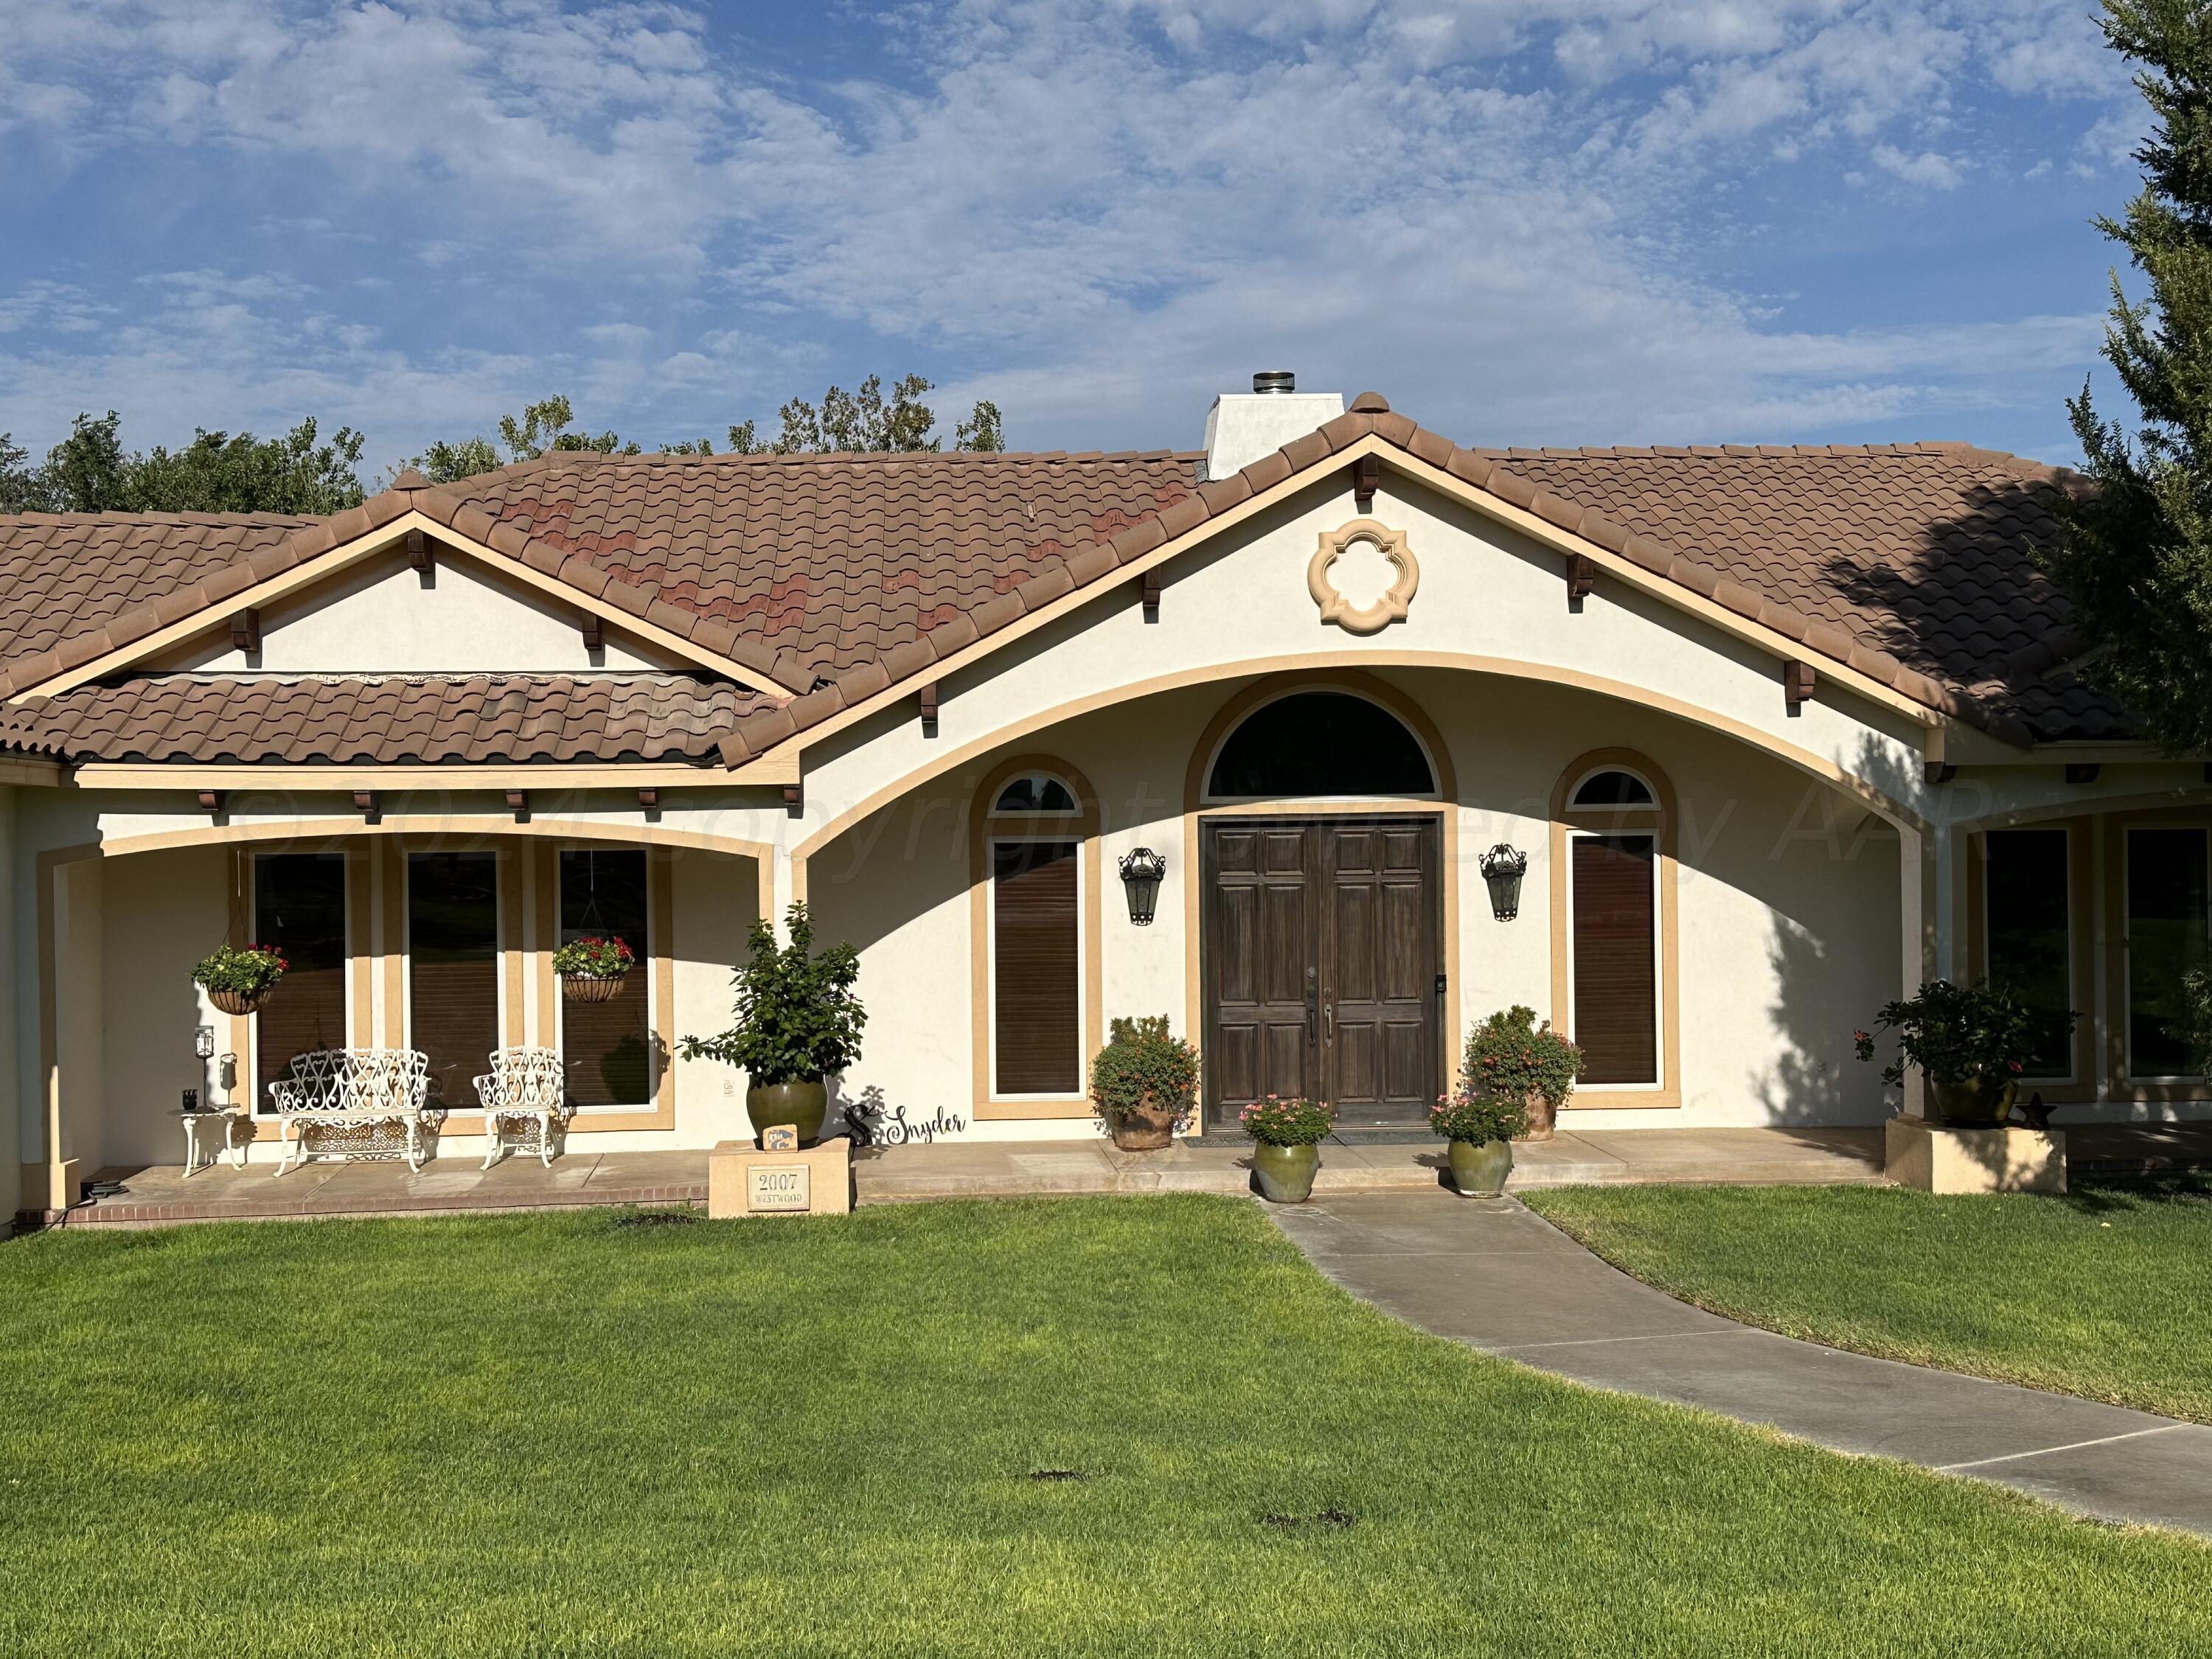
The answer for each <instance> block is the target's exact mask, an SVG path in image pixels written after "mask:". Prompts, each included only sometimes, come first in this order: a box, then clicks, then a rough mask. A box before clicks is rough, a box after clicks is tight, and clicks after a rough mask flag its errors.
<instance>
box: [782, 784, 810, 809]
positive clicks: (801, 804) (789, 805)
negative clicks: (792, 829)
mask: <svg viewBox="0 0 2212 1659" xmlns="http://www.w3.org/2000/svg"><path fill="white" fill-rule="evenodd" d="M783 810H784V811H787V812H788V813H790V814H791V816H792V817H803V816H804V815H805V811H806V786H805V785H804V784H799V783H787V784H785V785H784V786H783Z"/></svg>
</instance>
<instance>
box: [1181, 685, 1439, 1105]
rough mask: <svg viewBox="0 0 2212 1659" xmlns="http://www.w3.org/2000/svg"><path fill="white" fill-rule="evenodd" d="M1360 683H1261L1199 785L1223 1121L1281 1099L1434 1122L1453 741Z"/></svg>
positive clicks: (1220, 735) (1201, 874) (1207, 961)
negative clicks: (1446, 744)
mask: <svg viewBox="0 0 2212 1659" xmlns="http://www.w3.org/2000/svg"><path fill="white" fill-rule="evenodd" d="M1425 726H1427V722H1426V720H1425V719H1424V718H1423V717H1422V716H1421V714H1420V713H1419V709H1418V708H1414V707H1413V705H1411V704H1410V703H1409V702H1407V700H1406V699H1404V698H1403V697H1402V696H1401V695H1400V694H1398V693H1396V692H1395V690H1391V689H1390V688H1389V687H1387V686H1385V685H1383V684H1381V683H1379V682H1375V681H1370V680H1366V679H1365V678H1364V677H1359V678H1352V677H1345V678H1340V679H1334V680H1329V681H1323V682H1320V683H1314V682H1298V681H1290V682H1280V681H1278V682H1263V683H1262V684H1261V685H1259V686H1255V687H1252V688H1249V689H1248V690H1246V691H1245V692H1244V693H1243V694H1241V695H1240V696H1237V697H1236V698H1233V699H1231V702H1229V703H1228V704H1227V705H1225V707H1224V708H1223V709H1222V711H1221V713H1220V714H1218V716H1217V717H1216V719H1215V720H1214V722H1213V724H1212V726H1211V727H1210V728H1209V729H1208V731H1207V733H1206V738H1205V740H1204V741H1203V742H1201V744H1200V752H1199V754H1198V756H1197V757H1195V758H1196V764H1195V766H1194V772H1195V774H1196V776H1195V779H1194V782H1195V783H1196V785H1197V788H1196V799H1195V801H1194V803H1193V805H1194V806H1195V808H1196V809H1197V823H1196V827H1197V839H1198V849H1197V850H1198V860H1199V863H1198V879H1199V932H1200V952H1199V954H1200V964H1199V965H1200V1010H1201V1015H1200V1036H1199V1042H1200V1048H1201V1051H1202V1052H1204V1053H1205V1054H1206V1056H1207V1064H1206V1066H1205V1068H1204V1076H1205V1080H1206V1081H1205V1091H1206V1102H1205V1113H1206V1126H1207V1127H1208V1128H1209V1129H1217V1128H1222V1129H1225V1128H1228V1127H1233V1126H1234V1124H1235V1122H1236V1118H1237V1112H1238V1110H1239V1109H1241V1108H1242V1107H1243V1106H1244V1105H1245V1104H1246V1103H1249V1102H1250V1101H1253V1100H1255V1099H1258V1098H1261V1097H1264V1096H1267V1095H1270V1094H1274V1095H1281V1096H1285V1097H1289V1096H1293V1095H1303V1096H1305V1097H1309V1098H1313V1099H1319V1100H1327V1101H1329V1102H1331V1103H1334V1105H1335V1106H1336V1108H1337V1112H1338V1122H1339V1124H1340V1127H1345V1128H1350V1129H1361V1128H1366V1129H1385V1128H1408V1127H1414V1126H1417V1125H1418V1124H1419V1123H1420V1122H1421V1121H1422V1118H1423V1115H1424V1114H1425V1112H1426V1110H1427V1109H1428V1107H1429V1105H1430V1104H1431V1103H1432V1102H1433V1101H1434V1100H1435V1099H1436V1097H1437V1091H1438V1090H1439V1089H1440V1088H1441V1086H1442V1079H1443V1074H1444V1049H1445V1048H1446V1046H1447V1042H1448V1034H1449V1024H1448V1013H1447V1010H1446V1007H1445V998H1446V990H1447V983H1446V979H1445V970H1444V962H1445V960H1446V950H1445V941H1444V935H1445V931H1446V918H1447V915H1448V910H1447V906H1446V903H1445V894H1444V884H1445V870H1444V859H1443V849H1444V848H1445V846H1446V845H1447V844H1448V842H1447V838H1446V836H1445V834H1444V817H1445V814H1446V811H1448V810H1449V790H1448V789H1447V788H1446V787H1445V779H1444V777H1443V771H1444V767H1443V744H1442V743H1441V742H1440V741H1438V739H1437V737H1436V735H1435V733H1434V732H1433V731H1432V730H1430V731H1424V730H1423V729H1422V728H1424V727H1425Z"/></svg>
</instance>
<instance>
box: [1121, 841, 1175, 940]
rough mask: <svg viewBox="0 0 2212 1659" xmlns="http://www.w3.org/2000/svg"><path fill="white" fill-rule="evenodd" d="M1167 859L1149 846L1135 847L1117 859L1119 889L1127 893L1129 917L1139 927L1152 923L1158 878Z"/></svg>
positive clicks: (1158, 884)
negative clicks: (1119, 877)
mask: <svg viewBox="0 0 2212 1659" xmlns="http://www.w3.org/2000/svg"><path fill="white" fill-rule="evenodd" d="M1167 872H1168V861H1167V860H1165V859H1164V858H1162V857H1161V856H1160V855H1159V854H1158V853H1155V852H1154V851H1152V848H1149V847H1139V848H1137V849H1136V850H1135V851H1133V852H1131V853H1127V854H1124V855H1123V856H1122V859H1121V890H1122V891H1124V892H1125V893H1127V895H1128V896H1129V920H1130V921H1133V922H1134V923H1135V924H1136V925H1137V926H1138V927H1151V926H1152V915H1153V912H1154V911H1155V910H1156V909H1157V908H1158V905H1159V902H1160V878H1162V877H1163V876H1164V875H1166V874H1167Z"/></svg>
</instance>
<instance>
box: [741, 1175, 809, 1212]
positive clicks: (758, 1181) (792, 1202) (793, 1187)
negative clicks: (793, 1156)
mask: <svg viewBox="0 0 2212 1659" xmlns="http://www.w3.org/2000/svg"><path fill="white" fill-rule="evenodd" d="M810 1175H811V1171H810V1170H808V1169H807V1167H806V1166H805V1164H755V1165H754V1166H753V1167H752V1168H751V1169H750V1170H746V1171H745V1207H746V1208H747V1209H748V1210H751V1211H754V1212H763V1211H775V1210H805V1209H810V1208H811V1207H812V1204H813V1191H812V1183H811V1181H810V1179H809V1176H810Z"/></svg>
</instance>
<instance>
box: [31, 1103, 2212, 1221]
mask: <svg viewBox="0 0 2212 1659" xmlns="http://www.w3.org/2000/svg"><path fill="white" fill-rule="evenodd" d="M2068 1133H2069V1157H2070V1160H2071V1163H2072V1165H2073V1168H2074V1170H2075V1172H2076V1173H2077V1175H2079V1174H2092V1173H2096V1174H2142V1173H2157V1172H2168V1171H2176V1170H2205V1171H2212V1123H2190V1124H2093V1125H2087V1126H2083V1127H2076V1128H2073V1129H2070V1130H2069V1132H2068ZM1251 1158H1252V1155H1251V1150H1250V1148H1249V1146H1245V1145H1244V1144H1243V1142H1241V1141H1235V1142H1232V1141H1227V1140H1223V1139H1218V1138H1217V1139H1213V1140H1210V1141H1203V1142H1200V1143H1197V1144H1188V1143H1178V1144H1177V1145H1176V1146H1173V1147H1171V1148H1170V1149H1169V1150H1167V1151H1165V1152H1116V1151H1115V1149H1114V1147H1113V1146H1112V1145H1111V1144H1109V1142H1107V1141H1106V1140H1104V1139H1096V1140H1052V1141H1045V1140H1030V1141H1022V1140H1010V1141H969V1142H953V1143H949V1144H946V1145H942V1146H882V1147H867V1148H864V1149H862V1150H861V1151H860V1152H857V1153H855V1154H854V1160H853V1181H854V1196H855V1198H856V1199H857V1200H858V1201H859V1202H860V1203H862V1204H893V1203H903V1202H913V1201H918V1200H927V1199H933V1198H991V1197H996V1198H1006V1197H1022V1196H1032V1197H1049V1196H1063V1195H1066V1196H1073V1195H1079V1194H1095V1193H1148V1192H1200V1193H1231V1194H1237V1193H1244V1192H1248V1191H1249V1190H1250V1182H1251V1173H1250V1172H1251ZM1443 1164H1444V1152H1443V1146H1442V1145H1441V1144H1440V1143H1438V1142H1435V1141H1426V1142H1417V1143H1412V1144H1405V1145H1373V1144H1370V1145H1364V1146H1340V1145H1337V1144H1335V1143H1333V1142H1332V1143H1329V1144H1327V1145H1324V1146H1323V1147H1322V1167H1321V1173H1320V1175H1319V1176H1317V1177H1316V1180H1315V1182H1314V1193H1315V1195H1316V1197H1328V1196H1340V1195H1344V1194H1355V1193H1389V1192H1406V1193H1419V1192H1433V1191H1435V1190H1437V1188H1440V1187H1443V1186H1444V1185H1445V1184H1446V1177H1445V1176H1444V1175H1443ZM274 1167H275V1166H274V1165H270V1164H254V1165H250V1166H249V1167H247V1168H246V1169H245V1170H234V1169H232V1168H231V1167H230V1166H229V1165H228V1164H218V1165H217V1166H216V1167H215V1168H213V1169H204V1170H200V1171H199V1172H198V1173H197V1174H196V1175H194V1176H191V1178H190V1179H189V1180H187V1179H186V1178H185V1174H184V1171H183V1170H182V1169H181V1168H180V1167H179V1166H178V1165H175V1164H168V1165H150V1166H133V1167H128V1168H122V1169H109V1170H102V1171H101V1172H100V1173H101V1175H102V1176H103V1177H104V1178H106V1179H111V1180H118V1181H120V1182H122V1183H123V1185H124V1188H125V1190H124V1191H123V1192H122V1193H120V1194H117V1195H116V1196H114V1197H112V1198H103V1199H99V1200H94V1202H92V1203H90V1204H87V1205H82V1206H78V1207H77V1208H75V1209H72V1210H71V1211H70V1212H69V1217H68V1219H67V1221H66V1223H65V1224H64V1225H69V1226H72V1227H82V1226H139V1227H145V1226H164V1225H170V1224H173V1223H177V1222H185V1221H246V1220H261V1219H276V1218H306V1217H323V1216H368V1215H435V1214H451V1213H474V1212H486V1211H496V1210H541V1209H565V1208H570V1207H574V1206H586V1205H621V1204H704V1203H705V1202H706V1199H707V1154H706V1153H705V1152H591V1151H589V1150H588V1149H583V1150H578V1151H574V1152H568V1154H567V1155H566V1156H564V1157H562V1158H556V1159H555V1160H554V1163H553V1166H552V1167H551V1168H550V1169H545V1168H543V1167H541V1166H540V1165H539V1164H538V1160H537V1159H536V1158H519V1157H510V1158H507V1159H505V1160H504V1161H502V1162H501V1163H500V1164H495V1165H494V1166H493V1167H492V1168H491V1169H489V1170H480V1169H478V1168H477V1161H476V1159H474V1158H466V1157H453V1158H442V1159H437V1160H434V1161H433V1162H432V1163H430V1164H428V1165H427V1166H426V1167H425V1168H424V1169H423V1170H422V1173H421V1174H420V1175H416V1174H414V1173H412V1172H410V1170H408V1168H407V1166H406V1165H405V1164H398V1163H364V1164H337V1163H332V1164H308V1165H307V1166H306V1167H305V1168H303V1169H299V1170H293V1171H292V1172H291V1173H290V1174H289V1175H287V1176H283V1177H282V1178H281V1179H280V1178H279V1177H277V1176H276V1175H275V1173H274ZM1881 1179H1882V1174H1881V1130H1880V1129H1878V1128H1851V1129H1620V1130H1613V1131H1610V1132H1603V1133H1601V1132H1597V1131H1589V1132H1578V1131H1573V1130H1562V1131H1560V1133H1559V1136H1558V1138H1557V1139H1553V1140H1550V1141H1543V1142H1535V1143H1529V1144H1524V1145H1522V1146H1516V1147H1515V1148H1514V1168H1513V1177H1512V1180H1511V1182H1510V1186H1511V1187H1512V1188H1516V1189H1518V1188H1529V1187H1559V1186H1567V1185H1571V1184H1578V1183H1583V1182H1727V1183H1731V1184H1784V1185H1796V1184H1802V1185H1808V1186H1809V1185H1826V1184H1836V1183H1841V1182H1879V1181H1880V1180H1881Z"/></svg>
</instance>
